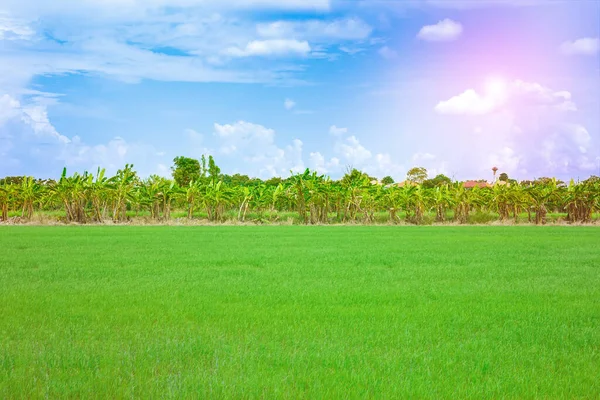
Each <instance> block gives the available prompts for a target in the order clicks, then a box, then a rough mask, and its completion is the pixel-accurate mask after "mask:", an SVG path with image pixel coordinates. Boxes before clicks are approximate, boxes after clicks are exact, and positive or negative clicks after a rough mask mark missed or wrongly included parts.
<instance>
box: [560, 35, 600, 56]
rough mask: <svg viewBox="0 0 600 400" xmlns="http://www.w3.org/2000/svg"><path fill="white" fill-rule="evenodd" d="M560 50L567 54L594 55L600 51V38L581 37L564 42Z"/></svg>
mask: <svg viewBox="0 0 600 400" xmlns="http://www.w3.org/2000/svg"><path fill="white" fill-rule="evenodd" d="M560 51H561V52H562V53H563V54H565V55H569V56H571V55H584V56H593V55H595V54H598V52H599V51H600V39H599V38H591V37H586V38H581V39H577V40H574V41H572V42H564V43H563V44H562V45H561V46H560Z"/></svg>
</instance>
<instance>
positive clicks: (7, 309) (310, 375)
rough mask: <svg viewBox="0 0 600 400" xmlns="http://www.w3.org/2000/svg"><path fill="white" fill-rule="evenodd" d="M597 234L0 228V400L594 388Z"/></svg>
mask: <svg viewBox="0 0 600 400" xmlns="http://www.w3.org/2000/svg"><path fill="white" fill-rule="evenodd" d="M598 377H600V229H598V228H594V227H545V228H542V227H464V226H460V227H349V226H338V227H302V226H273V227H254V226H246V227H244V226H242V227H26V226H14V227H0V398H41V397H48V398H125V397H128V398H130V397H137V398H164V397H167V398H169V397H171V398H265V399H272V398H309V399H319V398H377V399H381V398H406V397H413V398H465V397H468V398H477V399H482V398H568V399H572V398H598V396H600V379H599V378H598Z"/></svg>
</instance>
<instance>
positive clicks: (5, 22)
mask: <svg viewBox="0 0 600 400" xmlns="http://www.w3.org/2000/svg"><path fill="white" fill-rule="evenodd" d="M34 35H35V31H34V30H33V29H32V28H31V27H30V26H29V25H28V24H27V23H26V22H24V21H21V20H17V19H11V18H8V17H7V16H3V15H2V14H1V13H0V40H28V39H31V38H33V36H34Z"/></svg>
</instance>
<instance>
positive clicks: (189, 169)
mask: <svg viewBox="0 0 600 400" xmlns="http://www.w3.org/2000/svg"><path fill="white" fill-rule="evenodd" d="M173 163H174V165H173V167H171V170H172V172H173V179H174V180H175V182H177V184H178V185H179V186H188V185H189V184H190V182H192V181H198V180H200V177H201V176H202V169H201V166H200V162H199V161H198V160H195V159H193V158H188V157H175V159H174V160H173Z"/></svg>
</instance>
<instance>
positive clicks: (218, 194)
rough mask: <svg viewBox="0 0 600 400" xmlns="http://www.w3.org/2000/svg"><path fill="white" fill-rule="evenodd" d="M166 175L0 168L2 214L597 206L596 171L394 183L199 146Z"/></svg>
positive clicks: (123, 216)
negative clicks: (199, 153)
mask: <svg viewBox="0 0 600 400" xmlns="http://www.w3.org/2000/svg"><path fill="white" fill-rule="evenodd" d="M494 172H495V171H494ZM172 177H173V178H172V179H167V178H164V177H160V176H156V175H153V176H150V177H149V178H147V179H142V178H140V177H139V176H138V174H137V172H136V171H135V170H134V167H133V165H130V164H127V165H125V167H124V168H122V169H120V170H118V171H117V173H116V174H115V175H114V176H110V177H109V176H107V175H106V172H105V170H104V169H98V171H97V172H96V173H94V174H92V173H89V172H84V173H83V174H79V173H74V174H72V175H68V174H67V171H66V169H64V170H63V172H62V175H61V177H60V179H58V180H40V179H35V178H33V177H6V178H4V179H0V220H2V221H8V220H9V219H10V218H17V219H18V220H21V221H30V220H32V219H33V217H34V215H35V214H36V213H38V214H44V213H46V214H51V215H56V218H57V219H58V220H61V221H64V222H77V223H94V222H95V223H101V222H105V221H111V220H112V221H113V222H115V223H124V222H127V221H129V220H131V219H132V218H135V217H136V216H138V217H139V216H145V217H146V218H149V219H151V220H153V221H169V220H171V219H172V212H173V211H174V210H176V211H179V212H180V213H181V212H185V215H186V216H187V218H189V219H201V218H204V219H207V220H209V221H212V222H225V221H229V220H236V221H241V222H244V221H254V222H267V223H268V222H275V221H282V218H284V217H286V216H287V217H288V218H290V216H291V218H292V219H294V220H296V221H297V222H298V223H303V224H328V223H344V222H346V223H363V224H373V223H379V222H382V221H383V222H384V223H391V224H394V223H401V222H407V223H412V224H424V223H430V222H433V221H435V222H440V223H442V222H446V221H454V222H458V223H469V222H470V221H471V218H470V217H471V216H473V215H474V214H477V213H487V214H488V215H493V216H494V218H495V219H498V220H500V221H508V220H512V221H514V222H515V223H518V222H519V221H521V220H527V221H528V222H534V223H536V224H545V223H546V222H547V218H548V214H549V213H563V214H564V219H565V221H567V222H571V223H590V222H592V221H593V215H594V213H597V212H600V178H598V177H595V176H592V177H590V178H589V179H586V180H585V181H582V182H574V181H571V182H569V183H565V182H561V181H559V180H557V179H554V178H540V179H536V180H533V181H522V182H517V181H515V180H511V179H509V178H508V176H507V175H506V174H501V175H500V178H499V180H498V181H496V182H495V183H494V184H492V185H489V184H487V183H485V181H482V180H481V181H479V183H481V184H475V185H467V184H466V183H465V182H457V181H452V180H451V179H450V178H448V177H446V176H444V175H437V176H436V177H434V178H431V179H428V175H427V171H426V170H425V169H424V168H413V169H411V170H410V171H409V172H408V174H407V179H406V180H405V181H404V182H401V183H399V184H396V183H394V180H393V179H392V178H391V177H385V178H383V179H381V180H377V179H375V178H374V177H371V176H369V175H368V174H366V173H364V172H362V171H359V170H357V169H351V168H349V169H348V171H347V172H346V174H345V175H344V176H343V177H342V178H341V179H339V180H332V179H330V178H329V177H327V176H325V175H322V174H318V173H317V172H316V171H311V170H309V169H307V170H306V171H304V172H303V173H296V174H292V175H291V176H290V177H288V178H286V179H282V178H278V177H276V178H272V179H269V180H261V179H258V178H250V177H248V176H247V175H240V174H235V175H226V174H222V173H221V170H220V168H219V167H218V166H217V165H216V163H215V161H214V159H213V157H212V156H209V158H208V160H207V159H206V158H205V157H204V156H203V157H202V158H201V159H200V160H196V159H192V158H187V157H177V158H175V159H174V165H173V167H172ZM52 212H55V214H52ZM382 218H383V220H382Z"/></svg>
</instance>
